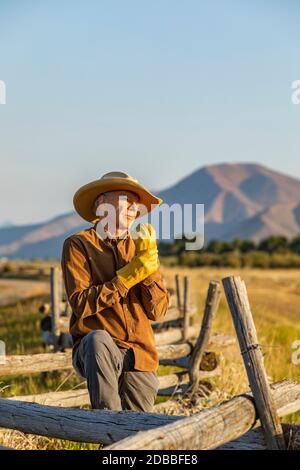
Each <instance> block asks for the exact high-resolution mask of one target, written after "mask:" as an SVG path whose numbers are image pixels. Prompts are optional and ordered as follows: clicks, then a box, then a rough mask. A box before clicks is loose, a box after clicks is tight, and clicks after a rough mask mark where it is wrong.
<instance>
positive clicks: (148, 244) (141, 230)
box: [134, 224, 157, 254]
mask: <svg viewBox="0 0 300 470" xmlns="http://www.w3.org/2000/svg"><path fill="white" fill-rule="evenodd" d="M136 233H137V234H138V237H137V238H134V243H135V248H136V253H137V254H138V253H139V252H141V251H144V250H149V249H151V248H156V249H157V244H156V233H155V230H154V228H153V226H152V225H151V224H139V225H138V226H137V227H136Z"/></svg>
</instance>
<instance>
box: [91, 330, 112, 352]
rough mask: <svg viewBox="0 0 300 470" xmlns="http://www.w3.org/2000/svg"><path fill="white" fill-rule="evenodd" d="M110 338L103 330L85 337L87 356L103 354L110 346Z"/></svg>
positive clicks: (95, 331)
mask: <svg viewBox="0 0 300 470" xmlns="http://www.w3.org/2000/svg"><path fill="white" fill-rule="evenodd" d="M112 341H113V340H112V337H111V336H110V334H109V333H108V332H107V331H105V330H94V331H91V332H90V333H88V334H87V335H86V336H85V343H86V352H87V354H93V355H95V354H97V353H98V354H103V352H104V351H105V350H107V349H108V347H109V346H110V345H111V342H112Z"/></svg>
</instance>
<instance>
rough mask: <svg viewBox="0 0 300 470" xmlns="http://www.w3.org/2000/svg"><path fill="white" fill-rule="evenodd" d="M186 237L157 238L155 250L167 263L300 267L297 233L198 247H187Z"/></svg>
mask: <svg viewBox="0 0 300 470" xmlns="http://www.w3.org/2000/svg"><path fill="white" fill-rule="evenodd" d="M186 241H191V240H187V239H186V238H183V239H178V240H174V242H173V243H166V242H160V243H159V245H158V247H159V254H160V255H161V256H162V257H163V258H165V262H166V263H168V264H169V265H177V264H178V265H183V266H191V267H192V266H219V267H223V266H227V267H236V268H240V267H257V268H300V235H298V236H296V237H295V238H293V239H288V238H286V237H284V236H276V235H273V236H271V237H268V238H265V239H264V240H261V241H260V242H257V243H256V242H254V241H252V240H245V239H241V238H236V239H234V240H232V241H222V240H210V241H209V242H208V243H207V244H206V245H205V246H204V248H203V249H202V250H197V251H192V250H191V251H187V250H186V249H185V243H186Z"/></svg>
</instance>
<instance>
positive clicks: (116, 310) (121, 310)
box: [61, 224, 169, 372]
mask: <svg viewBox="0 0 300 470" xmlns="http://www.w3.org/2000/svg"><path fill="white" fill-rule="evenodd" d="M134 255H135V244H134V241H133V239H132V237H131V236H130V234H128V235H127V237H126V238H124V239H117V240H112V239H108V238H107V239H105V240H103V239H102V238H100V237H99V236H98V235H97V233H96V224H95V225H94V226H92V227H90V228H88V229H86V230H82V231H81V232H78V233H76V234H74V235H71V236H70V237H68V238H67V239H66V240H65V241H64V245H63V250H62V258H61V267H62V271H63V277H64V283H65V288H66V293H67V297H68V301H69V303H70V305H71V308H72V315H71V319H70V333H71V335H72V338H73V355H74V352H75V350H76V348H77V347H78V345H79V343H80V340H81V339H82V337H83V336H84V335H86V334H87V333H89V332H90V331H92V330H95V329H102V330H106V331H107V332H108V333H109V334H110V335H111V336H112V338H113V339H114V341H115V342H116V344H117V345H118V346H121V347H125V348H129V347H130V348H132V349H133V351H134V356H135V366H134V367H135V369H137V370H141V371H154V372H155V371H156V370H157V368H158V354H157V351H156V347H155V342H154V334H153V330H152V326H151V322H150V320H160V319H162V318H163V317H164V315H165V313H166V311H167V308H168V304H169V293H168V291H167V289H166V286H165V283H164V280H163V277H162V275H161V270H160V267H159V268H158V270H157V271H156V272H155V273H153V274H151V275H150V276H148V277H147V278H146V279H145V280H144V281H142V282H140V283H139V284H136V285H135V286H133V287H132V288H131V289H129V290H128V289H126V287H125V286H124V285H123V284H122V283H121V281H120V280H119V278H118V277H117V276H116V270H117V269H119V268H121V267H122V266H124V265H125V264H127V263H128V262H129V261H130V260H131V259H132V258H133V256H134Z"/></svg>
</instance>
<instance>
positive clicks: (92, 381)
mask: <svg viewBox="0 0 300 470" xmlns="http://www.w3.org/2000/svg"><path fill="white" fill-rule="evenodd" d="M73 367H74V369H75V371H76V372H77V373H78V374H79V375H80V376H81V377H83V378H84V379H87V386H88V391H89V395H90V401H91V405H92V408H93V409H109V410H114V411H120V410H132V411H147V412H151V411H152V408H153V405H154V402H155V398H156V395H157V391H158V384H159V382H158V378H157V375H156V373H155V372H146V371H145V372H143V371H138V370H134V352H133V350H132V349H131V348H130V349H124V348H119V347H118V346H117V345H116V343H115V342H114V340H113V339H112V337H111V336H110V334H109V333H108V332H107V331H105V330H94V331H91V332H90V333H88V334H87V335H85V336H84V337H83V338H82V340H81V341H80V344H79V346H78V348H77V350H76V351H75V355H74V358H73Z"/></svg>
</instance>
